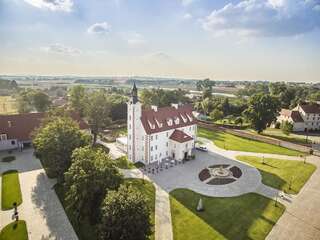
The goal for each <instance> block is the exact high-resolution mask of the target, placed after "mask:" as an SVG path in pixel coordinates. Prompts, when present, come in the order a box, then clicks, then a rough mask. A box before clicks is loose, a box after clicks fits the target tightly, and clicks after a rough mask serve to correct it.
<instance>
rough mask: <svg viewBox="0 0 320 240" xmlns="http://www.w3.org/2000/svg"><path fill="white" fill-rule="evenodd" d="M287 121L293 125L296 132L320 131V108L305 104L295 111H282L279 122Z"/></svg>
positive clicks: (316, 105) (315, 105)
mask: <svg viewBox="0 0 320 240" xmlns="http://www.w3.org/2000/svg"><path fill="white" fill-rule="evenodd" d="M285 121H288V122H290V123H292V125H293V131H294V132H302V131H310V130H311V131H313V130H315V131H316V130H320V106H319V105H318V104H313V105H311V104H305V105H298V106H297V107H295V108H294V109H293V110H288V109H282V110H281V112H280V115H279V116H278V118H277V122H280V123H282V122H285Z"/></svg>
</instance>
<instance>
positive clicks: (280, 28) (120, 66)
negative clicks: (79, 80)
mask: <svg viewBox="0 0 320 240" xmlns="http://www.w3.org/2000/svg"><path fill="white" fill-rule="evenodd" d="M319 27H320V0H249V1H243V0H242V1H241V0H238V1H235V0H234V1H232V0H219V1H213V0H90V1H89V0H0V41H1V44H0V52H1V55H0V74H46V75H69V74H73V75H99V76H101V75H106V76H107V75H109V76H110V75H117V76H121V75H129V76H133V75H143V76H163V77H187V78H205V77H210V78H212V79H223V80H271V81H308V82H310V81H313V82H315V81H320V77H319V76H320V61H319V56H320V44H319V42H320V41H319V40H320V29H319Z"/></svg>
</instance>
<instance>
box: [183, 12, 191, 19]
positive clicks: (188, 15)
mask: <svg viewBox="0 0 320 240" xmlns="http://www.w3.org/2000/svg"><path fill="white" fill-rule="evenodd" d="M191 18H192V15H191V14H190V13H186V14H184V15H183V19H191Z"/></svg>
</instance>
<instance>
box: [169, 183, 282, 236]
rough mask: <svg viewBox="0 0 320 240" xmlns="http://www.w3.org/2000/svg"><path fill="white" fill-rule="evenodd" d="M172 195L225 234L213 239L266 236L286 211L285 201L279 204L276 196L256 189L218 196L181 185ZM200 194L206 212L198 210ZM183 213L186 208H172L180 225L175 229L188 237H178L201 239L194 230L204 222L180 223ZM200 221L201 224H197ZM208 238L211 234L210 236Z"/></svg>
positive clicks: (217, 230)
mask: <svg viewBox="0 0 320 240" xmlns="http://www.w3.org/2000/svg"><path fill="white" fill-rule="evenodd" d="M170 196H171V197H172V198H174V199H175V200H176V201H178V202H179V203H180V204H181V205H183V206H184V207H185V208H186V209H188V210H189V211H190V212H192V213H193V214H194V215H196V216H197V217H199V218H200V219H201V220H202V221H204V222H205V223H206V224H207V225H208V226H210V227H211V228H212V230H213V231H216V232H218V233H219V234H220V235H222V236H223V237H220V238H212V239H224V238H226V239H229V240H239V239H252V240H255V239H265V237H266V236H267V235H268V233H269V232H270V231H271V229H272V227H273V226H274V224H275V223H276V222H277V220H278V219H279V218H280V216H281V215H282V213H283V212H284V206H283V205H282V204H280V203H278V204H277V206H275V202H274V201H273V200H271V199H268V198H266V197H264V196H261V195H258V194H255V193H249V194H245V195H242V196H239V197H232V198H215V197H207V196H202V195H200V194H197V193H195V192H192V191H190V190H186V189H178V190H174V191H172V192H171V193H170ZM200 197H201V198H202V200H203V205H204V209H205V211H203V212H197V211H196V210H195V209H196V207H197V204H198V201H199V199H200ZM181 213H182V211H176V213H175V209H173V210H172V215H173V216H172V217H173V222H174V224H173V225H174V226H176V229H174V232H175V233H179V234H178V235H180V234H181V232H183V233H186V234H185V235H184V237H185V238H175V239H176V240H180V239H184V240H185V239H194V240H198V239H199V238H198V237H197V236H196V235H193V234H194V231H195V229H196V231H199V228H201V224H200V222H199V221H198V220H197V219H193V220H194V221H193V224H192V226H189V225H188V224H179V223H178V224H177V222H179V221H182V220H183V216H181ZM175 214H176V215H175ZM175 221H176V222H175ZM190 221H191V220H190V219H189V222H190ZM198 223H199V226H197V224H198ZM200 231H201V230H200ZM208 239H211V238H209V237H208ZM199 240H200V239H199Z"/></svg>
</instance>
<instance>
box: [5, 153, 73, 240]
mask: <svg viewBox="0 0 320 240" xmlns="http://www.w3.org/2000/svg"><path fill="white" fill-rule="evenodd" d="M5 155H7V154H6V153H0V159H1V158H2V157H3V156H5ZM14 155H15V156H16V160H15V161H13V162H11V163H3V162H0V173H2V172H4V171H7V170H9V169H16V170H18V171H19V180H20V186H21V192H22V200H23V202H22V204H21V205H20V206H18V211H19V217H20V219H21V220H25V221H26V223H27V229H28V236H29V239H35V240H37V239H48V240H49V239H59V240H65V239H68V240H77V239H78V238H77V236H76V233H75V232H74V230H73V227H72V225H71V224H70V222H69V220H68V218H67V216H66V214H65V211H64V209H63V207H62V205H61V203H60V201H59V199H58V197H57V195H56V193H55V191H54V190H53V189H52V187H53V185H54V184H55V181H54V180H52V179H49V178H48V177H47V175H46V173H45V171H44V170H43V168H42V166H41V164H40V161H39V160H37V159H36V158H35V157H34V156H33V149H28V150H25V151H23V152H22V153H20V152H15V153H14ZM0 184H1V181H0ZM0 199H1V198H0ZM12 214H13V210H8V211H0V223H1V226H0V228H2V227H4V226H5V225H7V224H9V223H10V222H12V220H11V216H12Z"/></svg>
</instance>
